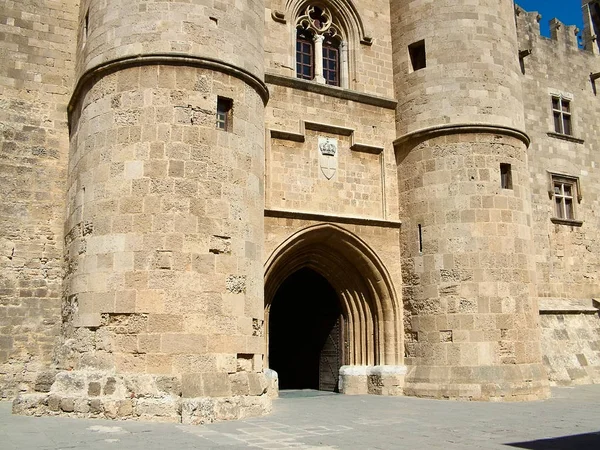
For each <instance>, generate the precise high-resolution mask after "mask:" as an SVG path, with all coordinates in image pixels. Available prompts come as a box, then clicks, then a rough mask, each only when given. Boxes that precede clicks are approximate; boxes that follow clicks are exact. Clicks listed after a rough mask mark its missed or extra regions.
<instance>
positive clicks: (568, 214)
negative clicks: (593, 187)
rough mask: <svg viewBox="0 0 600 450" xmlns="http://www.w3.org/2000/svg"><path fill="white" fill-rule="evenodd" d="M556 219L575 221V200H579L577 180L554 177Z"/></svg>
mask: <svg viewBox="0 0 600 450" xmlns="http://www.w3.org/2000/svg"><path fill="white" fill-rule="evenodd" d="M552 186H553V189H554V192H553V195H554V217H556V218H557V219H565V220H575V206H574V203H575V202H574V199H575V198H577V179H575V178H566V177H562V176H556V175H553V176H552Z"/></svg>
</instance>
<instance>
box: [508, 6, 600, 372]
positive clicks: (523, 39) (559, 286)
mask: <svg viewBox="0 0 600 450" xmlns="http://www.w3.org/2000/svg"><path fill="white" fill-rule="evenodd" d="M582 3H587V2H582ZM583 9H584V14H585V13H586V8H583ZM516 17H517V26H518V28H517V30H518V38H519V49H520V50H530V51H531V54H530V55H529V56H527V57H525V58H524V59H523V60H522V68H523V75H522V80H523V90H524V97H523V98H524V104H525V111H526V114H525V124H526V130H527V133H528V134H529V135H530V136H531V139H532V144H531V146H530V148H529V150H528V154H529V174H530V179H531V189H532V219H533V232H534V243H535V250H534V251H535V265H536V275H537V282H536V295H537V296H538V297H539V303H540V305H541V307H540V308H541V309H542V312H543V315H542V317H541V319H542V337H543V339H542V342H543V343H544V345H543V350H544V363H545V365H546V368H547V370H548V372H549V377H550V381H551V383H555V384H569V383H582V382H598V370H599V367H600V348H598V345H597V342H598V340H599V339H600V318H599V316H598V309H597V306H596V307H594V306H592V305H593V304H592V298H595V297H597V296H598V294H599V291H600V284H599V283H600V260H599V259H598V254H600V163H599V158H598V150H599V149H598V143H599V142H600V130H599V128H598V117H599V116H600V97H599V96H598V91H597V88H598V87H600V86H598V81H596V83H593V81H592V80H591V78H590V73H598V72H600V57H599V56H598V55H597V53H596V54H595V53H594V52H593V51H592V48H591V47H590V48H589V50H582V49H580V48H578V45H577V36H576V34H577V30H576V28H575V27H574V26H567V25H564V24H562V23H560V22H559V21H557V20H556V19H553V20H552V21H551V24H550V26H551V38H546V37H543V36H541V35H540V26H539V20H540V19H541V18H540V16H539V15H538V13H536V12H525V11H523V10H522V9H520V8H517V16H516ZM586 32H587V33H588V34H589V33H591V31H590V29H587V30H586ZM583 40H584V42H590V39H589V36H586V35H585V33H584V38H583ZM552 96H559V97H560V96H562V97H563V98H566V99H568V100H569V101H570V109H571V113H572V114H571V121H572V126H573V132H572V136H565V135H561V134H557V133H555V128H554V122H553V113H552V101H551V97H552ZM551 173H554V174H562V175H567V176H570V177H575V178H577V179H578V180H579V184H578V187H577V188H578V189H579V190H580V191H579V194H580V201H579V200H577V199H576V200H575V202H574V206H575V209H574V219H575V220H574V221H571V222H568V221H567V222H565V221H562V222H561V221H556V213H555V209H554V198H553V197H552V185H551ZM569 304H571V305H570V306H569V307H568V308H565V306H564V305H569ZM572 305H574V306H572ZM577 305H580V306H577ZM596 305H597V303H596ZM565 309H566V311H565ZM590 310H591V311H590ZM594 311H595V313H594Z"/></svg>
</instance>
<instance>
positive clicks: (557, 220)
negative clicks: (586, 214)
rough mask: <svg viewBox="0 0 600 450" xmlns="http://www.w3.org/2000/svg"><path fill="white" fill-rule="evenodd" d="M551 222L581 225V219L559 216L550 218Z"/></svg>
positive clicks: (574, 225)
mask: <svg viewBox="0 0 600 450" xmlns="http://www.w3.org/2000/svg"><path fill="white" fill-rule="evenodd" d="M550 220H551V221H552V223H555V224H557V225H571V226H572V227H580V226H582V225H583V221H582V220H573V219H561V218H559V217H552V218H551V219H550Z"/></svg>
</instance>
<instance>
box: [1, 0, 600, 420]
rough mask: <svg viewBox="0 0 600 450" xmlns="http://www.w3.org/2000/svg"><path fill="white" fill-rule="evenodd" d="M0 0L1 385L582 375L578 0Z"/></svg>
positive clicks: (534, 395) (591, 108)
mask: <svg viewBox="0 0 600 450" xmlns="http://www.w3.org/2000/svg"><path fill="white" fill-rule="evenodd" d="M581 6H582V12H583V15H584V23H585V27H584V30H582V42H581V44H579V43H578V40H577V32H578V31H577V30H576V29H575V27H573V26H568V25H565V24H562V23H560V22H559V21H557V20H552V21H551V38H546V37H542V36H541V35H540V29H539V22H540V19H541V17H540V16H539V15H538V14H537V13H536V12H526V11H524V10H523V9H521V8H520V7H519V6H517V5H515V4H514V3H513V1H512V0H469V1H459V0H435V1H433V0H392V1H388V0H314V1H313V0H244V1H241V0H236V1H233V0H3V1H2V2H1V4H0V55H1V58H2V64H1V65H0V131H1V134H2V140H1V149H2V150H1V153H0V156H1V159H0V193H1V199H2V201H1V202H0V208H1V214H0V395H1V397H2V398H4V399H14V403H13V408H14V411H15V412H17V413H21V414H32V415H40V414H65V415H71V416H79V417H109V418H127V419H141V420H161V421H179V422H184V423H204V422H209V421H213V420H221V419H235V418H243V417H248V416H253V415H261V414H265V413H268V412H269V410H270V408H271V402H272V398H273V397H274V396H276V395H277V390H278V388H281V389H285V388H296V389H324V390H331V391H339V392H342V393H345V394H364V393H370V394H381V395H411V396H422V397H431V398H453V399H470V400H530V399H543V398H546V397H547V396H548V395H549V386H550V385H555V384H560V385H565V384H574V383H597V382H600V317H599V307H600V306H599V304H598V303H597V302H596V301H595V300H594V297H595V296H598V295H600V260H599V258H598V255H599V254H600V147H599V143H600V126H599V125H600V122H599V120H600V93H599V92H598V91H600V46H599V42H600V41H599V40H598V38H597V36H600V1H598V0H583V1H582V2H581Z"/></svg>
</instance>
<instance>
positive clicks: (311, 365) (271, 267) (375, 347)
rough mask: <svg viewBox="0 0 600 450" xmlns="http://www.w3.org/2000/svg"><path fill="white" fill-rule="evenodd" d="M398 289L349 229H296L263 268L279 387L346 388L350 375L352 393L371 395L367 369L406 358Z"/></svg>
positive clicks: (271, 361)
mask: <svg viewBox="0 0 600 450" xmlns="http://www.w3.org/2000/svg"><path fill="white" fill-rule="evenodd" d="M394 292H395V291H394V289H393V287H392V284H391V281H390V279H389V276H388V274H387V272H386V271H385V269H384V267H383V264H382V263H381V261H380V260H379V259H378V257H377V256H376V255H375V253H374V252H373V251H372V250H371V248H370V247H369V246H368V245H367V244H366V243H365V242H364V241H362V240H361V239H360V238H358V237H357V236H356V235H354V234H353V233H351V232H350V231H348V230H346V229H344V228H342V227H339V226H337V225H333V224H327V223H324V224H318V225H313V226H309V227H306V228H304V229H301V230H300V231H297V232H296V233H295V234H292V236H290V237H289V238H288V239H287V240H286V241H284V242H283V243H282V244H281V245H280V246H279V247H278V248H277V249H275V251H274V252H273V253H272V255H271V257H270V258H269V260H268V261H267V264H266V271H265V321H266V326H265V328H266V340H267V366H268V367H269V368H270V369H272V370H274V371H275V372H277V374H278V378H279V388H280V389H320V390H326V391H334V392H337V391H340V392H346V393H347V392H348V389H349V386H350V384H351V383H344V382H343V379H344V373H349V374H351V375H352V377H353V381H352V383H355V386H356V388H353V389H354V392H353V393H367V378H368V375H367V374H368V373H369V374H370V373H371V371H372V370H378V369H374V368H378V367H382V366H386V367H389V366H396V365H398V364H401V363H402V352H401V350H400V349H401V344H400V336H399V326H400V324H401V310H400V308H399V307H398V304H397V301H396V298H395V294H394ZM340 375H341V376H340ZM359 378H360V380H359V381H357V380H358V379H359ZM344 384H345V386H344ZM359 384H360V386H359Z"/></svg>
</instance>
